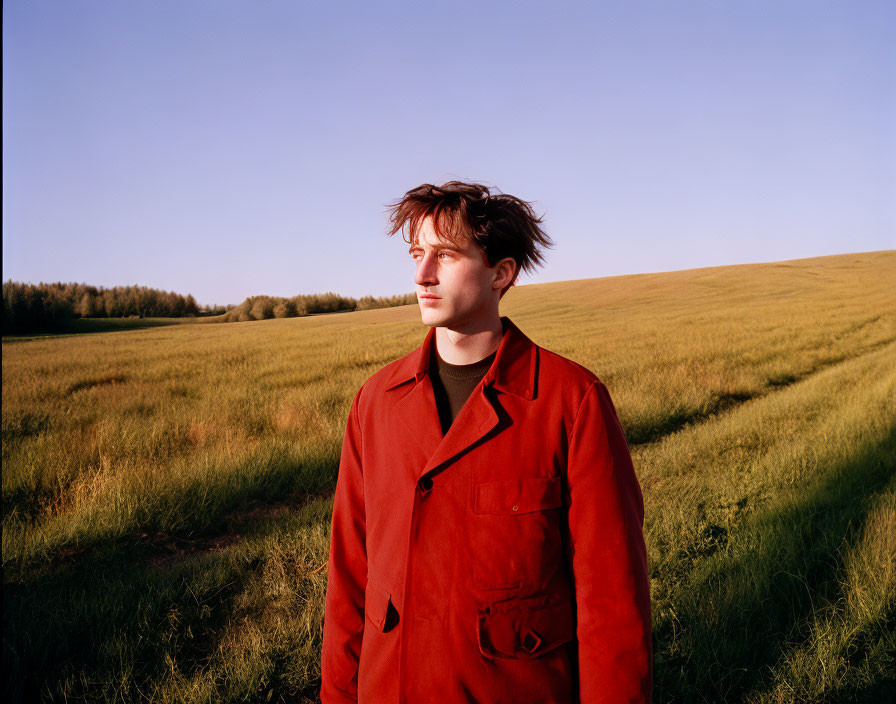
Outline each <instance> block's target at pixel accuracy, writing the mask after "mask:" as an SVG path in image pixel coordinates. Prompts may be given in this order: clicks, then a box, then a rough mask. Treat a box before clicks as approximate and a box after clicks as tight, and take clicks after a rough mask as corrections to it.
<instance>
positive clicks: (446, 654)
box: [321, 317, 653, 704]
mask: <svg viewBox="0 0 896 704" xmlns="http://www.w3.org/2000/svg"><path fill="white" fill-rule="evenodd" d="M501 321H502V324H503V326H504V335H503V337H502V339H501V343H500V345H499V347H498V350H497V354H496V356H495V360H494V362H493V363H492V366H491V368H490V369H489V370H488V372H486V375H485V377H484V378H483V379H482V381H481V382H480V383H479V385H478V386H477V387H476V388H475V389H474V390H473V393H472V395H471V396H470V398H469V399H468V400H467V402H466V403H465V404H464V406H463V408H462V409H461V411H460V413H459V414H458V416H457V418H456V419H455V420H454V422H453V423H452V425H451V427H450V428H449V430H448V433H447V434H446V435H445V436H444V437H443V436H442V432H441V427H440V425H439V417H438V412H437V410H436V404H435V398H434V396H433V390H432V385H431V383H430V380H429V376H428V374H427V368H428V364H429V359H430V347H431V345H433V344H434V341H435V328H431V329H430V330H429V333H428V334H427V336H426V339H425V340H424V342H423V344H422V345H421V347H419V348H418V349H417V350H415V351H414V352H411V353H410V354H408V355H406V356H404V357H402V358H401V359H398V360H396V361H395V362H392V363H391V364H389V365H387V366H386V367H384V368H383V369H381V370H380V371H378V372H377V373H376V374H374V375H373V376H372V377H370V379H368V380H367V381H366V382H365V383H364V385H363V386H362V387H361V389H360V390H359V391H358V393H357V395H356V396H355V398H354V401H353V402H352V406H351V411H350V412H349V418H348V427H347V428H346V432H345V440H344V442H343V446H342V455H341V460H340V466H339V476H338V479H337V482H336V496H335V499H334V504H333V521H332V537H331V544H330V560H329V576H328V583H327V595H326V612H325V617H324V633H323V652H322V660H321V667H322V675H323V684H322V687H321V699H322V700H323V702H324V704H336V703H337V702H361V704H365V703H369V704H393V703H394V704H425V703H426V702H438V703H439V704H454V703H455V702H457V703H461V702H463V703H464V704H467V703H472V702H478V703H481V704H499V703H501V704H503V703H507V704H527V703H529V702H531V703H532V704H536V703H537V704H551V703H554V702H556V703H561V702H562V703H563V704H567V703H571V702H576V703H578V702H581V703H582V704H592V703H593V702H614V703H615V702H649V701H650V697H651V688H652V662H653V658H652V648H651V624H650V590H649V585H648V578H647V567H646V558H645V549H644V539H643V534H642V526H643V520H644V504H643V501H642V498H641V489H640V487H639V485H638V481H637V479H636V477H635V473H634V470H633V468H632V462H631V456H630V455H629V450H628V445H627V444H626V441H625V437H624V436H623V433H622V429H621V428H620V426H619V421H618V420H617V417H616V411H615V408H614V407H613V402H612V401H611V400H610V396H609V394H608V393H607V389H606V387H605V386H604V385H603V383H601V381H600V380H599V379H598V378H597V377H596V376H595V375H594V374H592V373H591V372H590V371H588V370H587V369H586V368H585V367H583V366H581V365H580V364H577V363H575V362H573V361H571V360H568V359H566V358H564V357H561V356H560V355H558V354H555V353H553V352H550V351H549V350H546V349H544V348H542V347H539V346H537V345H535V344H534V343H533V342H532V341H531V340H530V339H529V338H528V337H526V336H525V335H524V334H523V333H522V332H521V331H520V330H519V328H517V327H516V325H514V324H513V323H512V322H511V321H510V319H509V318H506V317H502V318H501Z"/></svg>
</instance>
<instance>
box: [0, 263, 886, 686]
mask: <svg viewBox="0 0 896 704" xmlns="http://www.w3.org/2000/svg"><path fill="white" fill-rule="evenodd" d="M894 282H896V252H893V251H887V252H875V253H864V254H850V255H840V256H832V257H818V258H813V259H802V260H796V261H789V262H780V263H774V264H754V265H742V266H728V267H714V268H707V269H694V270H689V271H680V272H671V273H662V274H644V275H636V276H620V277H612V278H604V279H590V280H580V281H567V282H560V283H551V284H539V285H529V286H522V287H518V288H515V289H512V290H511V291H510V292H509V293H508V294H507V296H506V297H505V299H504V301H503V302H502V309H501V312H502V314H503V315H508V316H509V317H511V318H512V319H513V320H514V322H515V323H516V324H517V325H518V326H519V327H520V328H521V329H522V330H523V331H524V332H525V333H526V334H527V335H528V336H529V337H530V338H532V339H533V340H534V341H535V342H537V343H538V344H540V345H542V346H543V347H547V348H549V349H551V350H554V351H556V352H559V353H560V354H563V355H565V356H568V357H570V358H572V359H574V360H576V361H577V362H580V363H582V364H584V365H586V366H588V367H589V368H590V369H592V370H593V371H594V372H595V373H596V374H597V375H598V376H599V377H600V378H601V379H602V380H603V381H604V382H605V383H606V384H607V386H608V388H609V390H610V392H611V394H612V396H613V400H614V403H615V405H616V408H617V410H618V412H619V416H620V419H621V421H622V424H623V427H624V429H625V431H626V435H627V437H628V439H629V443H630V446H631V449H632V454H633V458H634V462H635V468H636V471H637V473H638V476H639V478H640V481H641V486H642V489H643V493H644V500H645V510H646V521H645V536H646V539H647V545H648V560H649V567H650V572H651V580H652V581H651V587H652V597H653V609H654V612H653V613H654V639H655V640H654V644H655V650H656V661H655V668H656V673H655V674H656V698H655V701H657V702H667V701H679V702H680V701H687V702H691V701H695V702H699V701H723V700H724V701H743V702H787V701H794V700H798V701H822V700H824V701H869V702H871V701H875V702H876V701H881V700H882V698H886V697H887V696H891V695H892V694H893V693H896V678H894V675H893V673H894V672H896V597H894V594H896V479H894V475H896V403H894V402H893V399H894V398H896V285H894ZM426 330H427V328H425V327H424V326H423V325H422V324H421V323H420V319H419V311H418V310H417V307H416V306H405V307H400V308H386V309H377V310H369V311H360V312H353V313H345V314H334V315H327V316H317V317H310V318H293V319H282V320H269V321H258V322H247V323H243V324H241V325H229V324H219V323H206V324H203V325H178V326H169V327H159V328H147V329H141V330H133V331H123V332H118V333H116V334H115V335H103V334H93V335H83V336H67V337H57V338H47V339H31V340H26V341H16V342H15V343H12V344H8V343H7V342H6V341H4V344H3V391H2V400H3V410H2V421H3V456H2V459H3V473H2V489H3V519H2V520H3V523H2V527H3V547H2V554H3V573H4V577H3V579H4V587H3V589H4V599H3V626H4V639H3V667H4V690H5V691H4V693H5V698H6V699H8V700H9V699H12V700H15V699H24V700H33V699H38V698H42V699H47V700H63V699H66V698H84V699H86V700H88V701H113V700H122V699H123V700H126V701H142V700H144V699H148V700H152V701H172V702H176V701H189V702H205V701H209V702H210V701H236V700H239V701H243V700H249V701H296V700H302V699H303V697H306V696H307V697H308V698H309V700H313V698H314V695H315V689H316V686H317V680H318V678H319V662H318V659H319V649H320V637H321V620H322V616H323V599H324V588H325V586H326V559H327V549H328V544H329V543H328V540H329V535H328V532H329V518H330V511H331V507H332V500H331V493H332V489H333V486H334V483H335V477H336V470H337V467H338V456H339V449H340V444H341V440H342V434H343V432H344V428H345V420H346V417H347V414H348V409H349V404H350V402H351V399H352V397H353V395H354V393H355V391H356V390H357V389H358V387H359V386H360V385H361V384H362V383H363V382H364V381H365V380H366V379H367V378H368V377H369V376H370V375H371V374H372V373H373V372H375V371H376V370H377V369H378V368H380V367H381V366H383V365H384V364H386V363H388V362H389V361H391V360H393V359H395V358H397V357H399V356H401V355H403V354H406V353H407V352H410V351H411V350H413V349H414V348H415V347H416V346H418V345H419V344H420V342H421V341H422V339H423V336H424V335H425V333H426Z"/></svg>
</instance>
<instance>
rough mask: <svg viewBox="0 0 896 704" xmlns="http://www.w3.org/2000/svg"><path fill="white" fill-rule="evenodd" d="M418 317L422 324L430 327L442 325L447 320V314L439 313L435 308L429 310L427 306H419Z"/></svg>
mask: <svg viewBox="0 0 896 704" xmlns="http://www.w3.org/2000/svg"><path fill="white" fill-rule="evenodd" d="M420 319H421V321H422V322H423V324H424V325H428V326H429V327H431V328H440V327H444V326H445V323H446V322H447V316H445V315H444V314H442V313H440V312H439V311H437V310H431V309H428V308H423V307H422V306H421V308H420Z"/></svg>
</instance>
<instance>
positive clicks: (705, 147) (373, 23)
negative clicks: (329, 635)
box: [3, 0, 896, 304]
mask: <svg viewBox="0 0 896 704" xmlns="http://www.w3.org/2000/svg"><path fill="white" fill-rule="evenodd" d="M894 8H896V3H893V2H889V1H884V2H867V1H862V0H858V1H857V0H849V1H843V2H835V1H829V0H806V1H805V2H796V1H788V0H783V1H782V0H770V1H769V2H763V1H761V0H745V1H742V2H738V1H736V0H735V1H729V2H719V1H717V0H712V1H708V2H700V1H697V0H679V1H660V2H629V1H625V2H622V1H618V2H612V3H610V2H582V3H566V2H555V3H547V2H543V0H542V1H539V2H513V3H511V2H506V3H497V2H457V1H456V2H436V3H425V2H424V3H421V2H357V3H344V2H334V1H326V2H323V1H321V2H301V1H300V0H290V1H286V0H253V1H250V0H242V1H240V2H234V1H227V0H207V1H199V0H142V1H140V2H138V1H136V0H135V1H133V2H130V1H129V2H115V1H113V0H106V1H87V0H55V1H49V0H31V1H27V2H26V1H25V0H7V2H4V3H3V279H4V280H7V279H10V278H12V279H14V280H19V281H33V282H37V281H40V280H43V281H57V280H62V281H83V282H87V283H92V284H97V285H104V286H112V285H118V284H132V283H138V284H142V285H147V286H151V287H154V288H162V289H167V290H174V291H178V292H181V293H188V292H191V293H193V294H194V295H195V296H196V298H197V300H198V301H199V302H200V303H224V304H226V303H237V302H239V301H241V300H242V299H243V298H245V297H246V296H248V295H253V294H260V293H265V294H271V295H284V296H286V295H295V294H298V293H314V292H321V291H327V290H331V291H336V292H338V293H341V294H344V295H350V296H356V297H357V296H362V295H365V294H372V295H391V294H395V293H401V292H409V291H412V290H413V289H414V286H413V283H412V276H413V262H412V260H411V259H410V257H409V256H408V254H407V246H406V245H404V243H403V242H401V240H400V238H399V237H398V236H396V237H394V238H392V239H389V238H388V237H386V235H385V223H386V215H385V212H384V209H385V208H384V206H385V204H386V203H387V202H389V201H391V200H393V199H395V198H396V197H399V196H401V195H402V194H403V193H404V192H405V191H406V190H408V189H409V188H412V187H414V186H416V185H418V184H420V183H422V182H441V181H444V180H448V179H450V178H461V179H470V180H479V181H482V182H485V183H487V184H489V185H492V186H497V187H498V188H500V189H501V190H503V191H504V192H507V193H512V194H514V195H517V196H520V197H522V198H525V199H527V200H531V201H534V202H535V207H536V209H537V210H538V212H540V213H544V214H545V216H546V219H545V227H546V229H547V230H548V232H549V233H550V234H551V236H552V237H553V238H554V240H555V241H556V243H557V246H556V248H555V249H554V250H552V251H550V252H549V253H548V263H547V265H546V267H545V268H544V269H542V270H541V271H540V272H539V273H538V274H537V275H536V276H533V277H525V276H524V277H522V278H521V281H520V283H523V284H525V283H531V282H543V281H560V280H567V279H579V278H590V277H597V276H607V275H615V274H623V273H639V272H648V271H664V270H672V269H685V268H691V267H699V266H711V265H718V264H735V263H742V262H755V261H775V260H781V259H791V258H797V257H808V256H816V255H823V254H835V253H843V252H858V251H869V250H880V249H892V248H894V247H896V51H894V49H893V42H894V37H896V9H894Z"/></svg>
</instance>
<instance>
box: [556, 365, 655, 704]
mask: <svg viewBox="0 0 896 704" xmlns="http://www.w3.org/2000/svg"><path fill="white" fill-rule="evenodd" d="M567 491H568V497H567V501H568V508H569V513H568V516H569V523H568V531H569V532H568V535H567V550H568V555H569V558H570V564H571V567H572V572H573V579H574V587H575V595H576V596H575V598H576V615H577V637H578V648H579V691H580V697H581V704H596V703H597V702H638V703H643V704H647V703H649V702H650V700H651V696H652V690H653V646H652V635H651V620H650V586H649V581H648V576H647V560H646V550H645V546H644V535H643V525H644V503H643V498H642V495H641V488H640V486H639V484H638V480H637V478H636V477H635V472H634V468H633V466H632V460H631V455H630V454H629V449H628V445H627V443H626V441H625V436H624V435H623V432H622V428H621V426H620V425H619V420H618V418H617V416H616V409H615V408H614V406H613V402H612V400H611V399H610V395H609V392H608V391H607V389H606V387H605V386H604V385H603V383H601V382H600V381H593V382H592V384H591V387H590V388H589V389H588V392H587V393H586V395H585V397H584V399H583V400H582V403H581V405H580V407H579V410H578V412H577V414H576V418H575V421H574V422H573V429H572V432H571V434H570V441H569V455H568V464H567Z"/></svg>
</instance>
